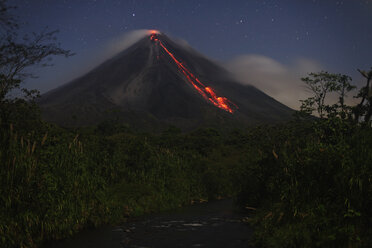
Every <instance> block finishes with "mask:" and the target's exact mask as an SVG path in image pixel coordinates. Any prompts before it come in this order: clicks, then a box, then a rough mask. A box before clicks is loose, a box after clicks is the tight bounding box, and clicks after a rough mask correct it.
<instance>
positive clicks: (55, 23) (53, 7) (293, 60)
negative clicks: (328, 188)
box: [9, 0, 372, 104]
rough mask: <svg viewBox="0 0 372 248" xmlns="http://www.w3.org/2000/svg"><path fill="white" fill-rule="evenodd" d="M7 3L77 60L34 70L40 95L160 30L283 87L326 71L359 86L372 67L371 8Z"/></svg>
mask: <svg viewBox="0 0 372 248" xmlns="http://www.w3.org/2000/svg"><path fill="white" fill-rule="evenodd" d="M9 2H11V3H12V4H15V5H17V6H18V9H17V11H16V12H15V14H16V15H17V16H19V19H20V20H21V21H22V22H25V23H26V24H25V25H24V26H23V30H24V31H40V30H42V28H43V27H45V26H48V27H49V28H50V29H51V30H53V29H59V30H60V33H59V35H58V41H59V42H60V43H61V45H62V47H63V48H65V49H70V50H72V51H73V52H76V55H75V56H74V57H71V58H68V59H65V58H56V59H54V64H55V65H54V67H51V68H43V69H38V70H37V75H38V76H39V78H38V79H37V80H31V81H29V82H28V84H27V86H28V87H31V88H38V89H39V90H41V91H42V92H45V91H46V90H49V89H52V88H55V87H56V86H58V85H61V84H63V83H66V82H67V81H69V80H71V79H73V78H74V77H77V76H80V75H81V74H82V73H83V72H85V71H86V70H88V69H90V68H92V67H93V66H94V65H96V64H97V63H99V62H100V60H102V58H104V57H105V56H104V55H103V54H104V53H105V51H107V49H108V47H109V46H110V44H112V41H113V40H118V39H119V37H122V36H123V35H124V34H125V33H126V32H130V31H134V30H137V29H157V30H160V31H161V32H164V33H166V34H168V35H170V36H171V37H177V38H181V39H184V40H186V41H187V42H188V43H189V44H190V45H191V46H192V47H194V48H195V49H196V50H198V51H199V52H201V53H203V54H205V55H206V56H208V57H209V58H212V59H214V60H217V61H219V62H220V63H223V64H227V65H228V67H229V66H230V68H231V66H232V65H233V66H234V67H235V65H236V63H238V62H237V61H241V60H242V58H245V59H247V58H248V61H249V62H248V63H243V64H239V65H238V67H239V66H240V67H242V68H240V71H251V72H252V73H254V72H253V71H257V70H253V69H252V68H256V67H259V70H261V72H262V71H265V70H266V69H265V70H264V69H263V67H264V66H265V65H267V64H269V66H268V68H267V70H268V71H269V72H268V74H270V73H271V74H272V76H273V77H275V73H276V72H273V71H272V69H273V70H274V71H275V70H276V71H277V69H278V68H279V69H280V70H281V71H280V73H281V77H282V81H283V80H286V79H287V78H288V76H287V75H284V74H286V73H289V74H291V73H292V76H289V78H291V80H292V79H293V77H294V75H296V76H298V75H300V74H304V73H305V71H306V69H309V70H310V71H311V69H324V70H328V71H330V72H337V73H344V74H349V75H350V76H352V77H353V78H354V79H355V80H354V83H357V84H360V83H361V82H362V81H361V78H360V77H359V75H358V72H356V69H357V68H361V69H366V70H367V69H369V68H370V67H371V66H372V47H371V44H372V32H371V30H372V1H371V0H347V1H336V0H282V1H274V0H272V1H262V0H260V1H248V0H245V1H238V0H236V1H233V0H231V1H228V0H215V1H210V0H209V1H207V0H205V1H202V0H178V1H176V0H173V1H172V0H132V1H129V0H128V1H117V0H116V1H114V0H112V1H110V0H96V1H94V0H60V1H58V0H14V1H9ZM243 60H244V59H243ZM245 61H246V60H245ZM298 63H300V64H301V65H298ZM252 64H253V65H252ZM304 65H309V67H308V68H303V66H304ZM244 66H250V69H249V68H248V69H247V70H245V68H244ZM270 66H271V67H270ZM273 66H274V67H275V68H273ZM299 67H301V69H298V68H299ZM270 70H271V71H270ZM291 70H297V72H296V73H294V72H292V71H291ZM310 71H306V72H310ZM273 73H274V74H273ZM248 76H250V74H248ZM302 76H304V75H302ZM256 77H257V75H256ZM254 78H255V75H252V80H253V81H255V80H254ZM252 80H251V81H252ZM288 80H289V79H288ZM248 81H249V80H248ZM256 81H257V80H256ZM268 81H269V82H271V81H270V79H268ZM298 81H299V78H298ZM280 82H281V81H280V80H279V81H278V83H277V84H280ZM250 83H252V84H255V82H250ZM273 83H276V82H275V81H274V82H273ZM256 86H257V83H256ZM266 86H267V85H266ZM257 87H260V86H259V85H258V86H257ZM283 87H284V86H283ZM263 88H265V87H263ZM267 88H270V87H269V86H267ZM278 88H280V86H278V85H277V86H276V90H277V89H278ZM284 88H285V87H284ZM274 90H275V89H274ZM266 91H267V92H269V93H270V90H266ZM277 93H278V92H277ZM273 94H274V95H275V92H274V91H273ZM278 94H279V93H278ZM279 98H280V97H279ZM288 104H289V103H288Z"/></svg>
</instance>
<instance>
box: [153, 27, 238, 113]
mask: <svg viewBox="0 0 372 248" xmlns="http://www.w3.org/2000/svg"><path fill="white" fill-rule="evenodd" d="M150 33H151V35H150V40H151V41H153V42H155V43H157V44H159V45H160V47H162V48H163V49H164V51H165V52H166V53H167V54H168V55H169V56H170V57H171V58H172V60H173V62H174V63H175V64H176V65H177V67H178V69H179V70H180V72H181V73H182V74H183V75H184V76H185V78H186V79H187V81H188V82H189V83H190V84H191V85H192V86H193V87H194V88H195V89H196V90H197V91H198V93H199V94H200V95H201V96H202V97H203V98H204V99H206V100H207V101H209V102H211V103H212V104H213V105H215V106H216V107H218V108H220V109H223V110H225V111H227V112H229V113H234V112H235V110H236V109H238V106H236V105H235V104H234V103H232V102H231V101H230V100H229V99H227V98H226V97H221V96H217V94H216V92H215V91H214V89H212V88H211V87H209V86H205V84H203V83H202V82H201V81H200V80H199V79H198V78H197V77H196V76H195V75H194V74H193V73H191V72H190V70H188V69H187V68H186V67H185V66H184V63H183V62H180V61H179V60H178V59H176V57H175V56H174V55H173V53H171V52H170V51H169V50H168V49H167V48H166V47H165V45H164V44H163V42H161V40H160V39H159V37H158V34H159V31H157V30H150Z"/></svg>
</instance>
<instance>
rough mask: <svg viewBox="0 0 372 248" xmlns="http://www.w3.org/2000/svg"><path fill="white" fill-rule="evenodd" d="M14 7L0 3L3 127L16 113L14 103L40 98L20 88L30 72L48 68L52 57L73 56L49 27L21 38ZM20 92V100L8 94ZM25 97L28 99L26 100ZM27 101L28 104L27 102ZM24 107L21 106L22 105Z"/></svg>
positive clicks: (0, 112)
mask: <svg viewBox="0 0 372 248" xmlns="http://www.w3.org/2000/svg"><path fill="white" fill-rule="evenodd" d="M12 9H15V7H13V6H9V5H8V4H7V1H6V0H0V123H2V124H4V122H7V121H8V120H9V116H10V115H11V114H12V113H13V112H14V109H12V107H14V106H15V104H19V103H22V104H23V105H24V104H25V103H26V102H27V101H29V100H33V99H35V97H37V96H38V91H37V90H27V89H22V88H21V85H22V83H23V82H24V80H25V79H26V78H28V77H32V76H33V74H32V73H30V72H29V71H28V69H29V68H30V67H32V66H35V65H41V66H48V65H51V64H50V60H51V56H53V55H64V56H66V57H68V56H71V55H72V53H71V52H70V51H68V50H64V49H62V48H61V47H60V44H58V43H56V33H57V31H56V30H55V31H49V30H47V29H46V28H45V29H44V30H43V31H41V32H40V33H32V34H31V35H30V34H26V35H22V36H20V35H19V32H18V31H19V24H18V22H17V19H16V18H15V17H14V15H13V14H12V13H11V11H12ZM15 89H21V92H22V93H24V94H23V97H21V98H10V97H9V93H10V92H12V91H13V90H15ZM24 97H26V99H25V98H24ZM25 101H26V102H25ZM22 104H21V105H22Z"/></svg>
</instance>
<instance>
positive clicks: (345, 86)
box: [301, 71, 355, 119]
mask: <svg viewBox="0 0 372 248" xmlns="http://www.w3.org/2000/svg"><path fill="white" fill-rule="evenodd" d="M301 80H302V81H303V82H304V83H305V84H306V85H307V88H308V89H309V90H310V91H311V93H313V96H311V97H309V98H307V99H305V100H301V111H302V112H304V113H307V114H312V113H313V112H314V111H317V112H318V115H319V117H320V118H324V117H326V116H328V117H331V116H338V117H341V118H342V119H344V118H346V116H349V115H350V110H351V108H350V107H349V106H346V105H345V98H346V97H347V93H348V92H350V91H351V90H353V89H354V88H355V86H353V85H351V83H350V82H351V78H350V77H349V76H347V75H342V74H333V73H328V72H326V71H321V72H319V73H309V76H308V77H305V78H301ZM330 93H336V94H337V95H338V102H337V103H335V104H333V105H328V104H326V99H327V96H328V95H329V94H330Z"/></svg>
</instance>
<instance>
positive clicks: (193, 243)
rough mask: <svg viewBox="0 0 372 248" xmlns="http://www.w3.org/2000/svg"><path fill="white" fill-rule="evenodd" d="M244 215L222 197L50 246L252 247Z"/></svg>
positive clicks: (60, 247) (100, 247) (87, 233)
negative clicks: (243, 220)
mask: <svg viewBox="0 0 372 248" xmlns="http://www.w3.org/2000/svg"><path fill="white" fill-rule="evenodd" d="M243 217H244V216H243V215H242V214H240V213H238V212H236V211H235V209H234V205H233V202H232V200H221V201H215V202H209V203H203V204H198V205H194V206H190V207H185V208H181V209H178V210H177V211H172V212H167V213H161V214H157V215H152V216H147V217H144V218H143V219H141V220H137V221H133V222H128V223H125V224H123V225H120V226H115V227H106V228H103V229H98V230H94V231H85V232H82V233H80V234H78V235H77V236H76V237H74V238H73V239H70V240H66V241H61V242H58V243H54V244H49V245H48V246H47V247H52V248H67V247H68V248H77V247H79V248H80V247H87V248H108V247H110V248H111V247H113V248H124V247H133V248H134V247H137V248H139V247H141V248H145V247H149V248H150V247H161V248H165V247H224V248H227V247H250V246H249V240H250V237H251V234H252V230H251V229H250V228H249V226H248V225H247V224H245V223H243V222H242V218H243Z"/></svg>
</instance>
